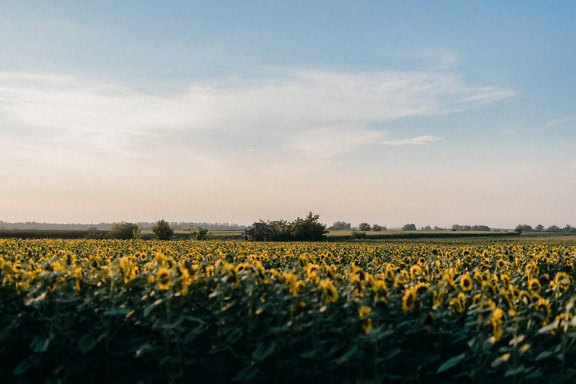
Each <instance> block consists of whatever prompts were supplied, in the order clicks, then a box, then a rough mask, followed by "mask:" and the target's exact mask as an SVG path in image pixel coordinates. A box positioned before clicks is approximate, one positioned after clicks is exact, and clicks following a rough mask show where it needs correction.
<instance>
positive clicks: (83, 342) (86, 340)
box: [78, 334, 105, 354]
mask: <svg viewBox="0 0 576 384" xmlns="http://www.w3.org/2000/svg"><path fill="white" fill-rule="evenodd" d="M104 336H105V334H101V335H100V336H99V337H97V338H94V337H92V336H91V335H84V336H82V338H81V339H80V341H79V342H78V349H79V350H80V352H82V354H86V353H88V352H90V351H91V350H92V349H94V347H95V346H97V345H98V343H99V342H100V341H101V340H102V339H103V338H104Z"/></svg>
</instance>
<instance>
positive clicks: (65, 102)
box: [0, 70, 514, 161]
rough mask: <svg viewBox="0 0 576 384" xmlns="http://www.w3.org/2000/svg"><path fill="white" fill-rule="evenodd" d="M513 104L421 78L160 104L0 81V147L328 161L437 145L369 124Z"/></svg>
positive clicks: (450, 80)
mask: <svg viewBox="0 0 576 384" xmlns="http://www.w3.org/2000/svg"><path fill="white" fill-rule="evenodd" d="M513 95H514V92H513V91H511V90H507V89H500V88H496V87H487V86H473V85H470V84H467V83H465V82H464V81H463V80H462V79H460V78H459V77H457V76H449V75H445V74H437V73H426V72H402V71H400V72H398V71H397V72H361V73H343V72H323V71H314V70H292V71H282V72H280V71H279V72H278V73H277V74H275V75H274V76H268V77H267V78H266V79H260V80H243V79H220V80H218V81H211V82H209V81H205V82H202V83H192V84H190V86H189V88H188V90H187V91H186V92H184V93H181V94H175V95H168V96H167V95H155V94H149V93H143V92H138V91H135V90H133V89H129V88H126V87H121V86H118V85H115V84H108V83H102V82H97V81H92V80H89V79H81V78H76V77H70V76H61V75H45V74H31V73H0V120H1V121H2V124H3V126H2V130H1V131H0V145H2V144H1V142H2V140H4V141H7V140H10V142H11V143H12V144H11V145H12V146H14V145H17V144H18V143H21V144H26V146H27V147H26V148H30V147H35V148H34V149H33V150H34V151H36V152H46V151H50V150H55V148H57V150H58V151H59V153H60V154H62V153H64V152H68V153H69V154H70V156H69V158H70V159H71V160H72V159H74V158H76V159H82V158H85V157H86V156H91V154H94V156H96V155H95V154H96V153H104V154H106V153H107V154H112V155H113V156H122V157H127V156H128V157H130V156H136V157H138V156H140V157H142V156H145V157H148V158H149V157H150V156H161V155H165V154H166V153H170V154H178V155H181V156H184V157H190V158H192V157H194V158H212V159H213V160H214V161H218V160H222V159H226V158H228V157H229V156H230V154H232V153H235V156H236V155H237V156H240V155H239V154H237V152H238V151H239V152H238V153H243V154H244V155H245V156H248V155H249V154H250V155H254V153H263V152H267V153H269V154H270V156H272V153H273V154H274V156H276V157H281V156H282V154H283V153H289V152H290V151H291V150H294V149H296V150H299V151H301V152H302V153H304V154H306V153H307V154H316V155H315V156H320V157H322V158H324V159H328V158H330V157H332V156H334V155H335V154H339V153H346V152H350V151H354V150H356V149H358V148H360V147H362V146H364V145H367V144H371V143H379V144H382V145H407V144H423V143H429V142H432V141H435V140H438V138H436V137H434V136H420V137H414V138H405V139H399V140H392V139H390V136H389V135H388V133H387V132H384V131H378V130H374V129H369V128H368V126H369V125H370V124H371V123H374V122H378V121H387V120H393V119H397V118H402V117H408V116H427V115H438V114H445V113H450V112H452V111H456V110H462V109H463V108H466V107H467V105H469V106H473V105H474V104H475V103H477V102H478V101H482V102H490V101H496V100H499V99H502V98H504V97H511V96H513ZM27 130H34V132H36V133H34V134H26V133H24V132H27ZM38 132H43V133H42V134H38ZM48 133H49V134H48ZM242 146H243V147H242ZM239 147H242V148H240V149H238V148H239ZM248 150H250V151H248ZM106 156H108V155H106Z"/></svg>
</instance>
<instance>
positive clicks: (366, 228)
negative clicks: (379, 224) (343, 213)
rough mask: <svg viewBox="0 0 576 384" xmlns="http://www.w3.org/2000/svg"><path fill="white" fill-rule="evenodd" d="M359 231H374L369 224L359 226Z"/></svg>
mask: <svg viewBox="0 0 576 384" xmlns="http://www.w3.org/2000/svg"><path fill="white" fill-rule="evenodd" d="M358 229H359V230H361V231H370V230H371V229H372V227H371V226H370V224H368V223H360V225H359V226H358Z"/></svg>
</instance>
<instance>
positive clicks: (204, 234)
mask: <svg viewBox="0 0 576 384" xmlns="http://www.w3.org/2000/svg"><path fill="white" fill-rule="evenodd" d="M188 232H189V233H190V238H191V239H192V240H208V239H209V238H210V237H211V236H212V232H210V231H209V230H208V229H207V228H202V227H190V228H188Z"/></svg>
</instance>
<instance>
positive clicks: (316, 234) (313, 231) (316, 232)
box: [291, 212, 328, 241]
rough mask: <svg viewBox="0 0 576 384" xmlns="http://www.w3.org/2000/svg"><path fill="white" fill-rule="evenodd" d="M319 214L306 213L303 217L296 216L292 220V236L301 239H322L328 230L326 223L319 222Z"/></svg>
mask: <svg viewBox="0 0 576 384" xmlns="http://www.w3.org/2000/svg"><path fill="white" fill-rule="evenodd" d="M319 217H320V216H318V215H313V214H312V212H309V213H308V216H306V218H305V219H301V218H297V219H296V220H294V221H293V222H292V225H291V227H292V238H293V239H294V240H301V241H317V240H322V239H323V238H324V235H325V234H326V233H327V232H328V231H327V230H326V225H324V224H322V223H319V222H318V219H319Z"/></svg>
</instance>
